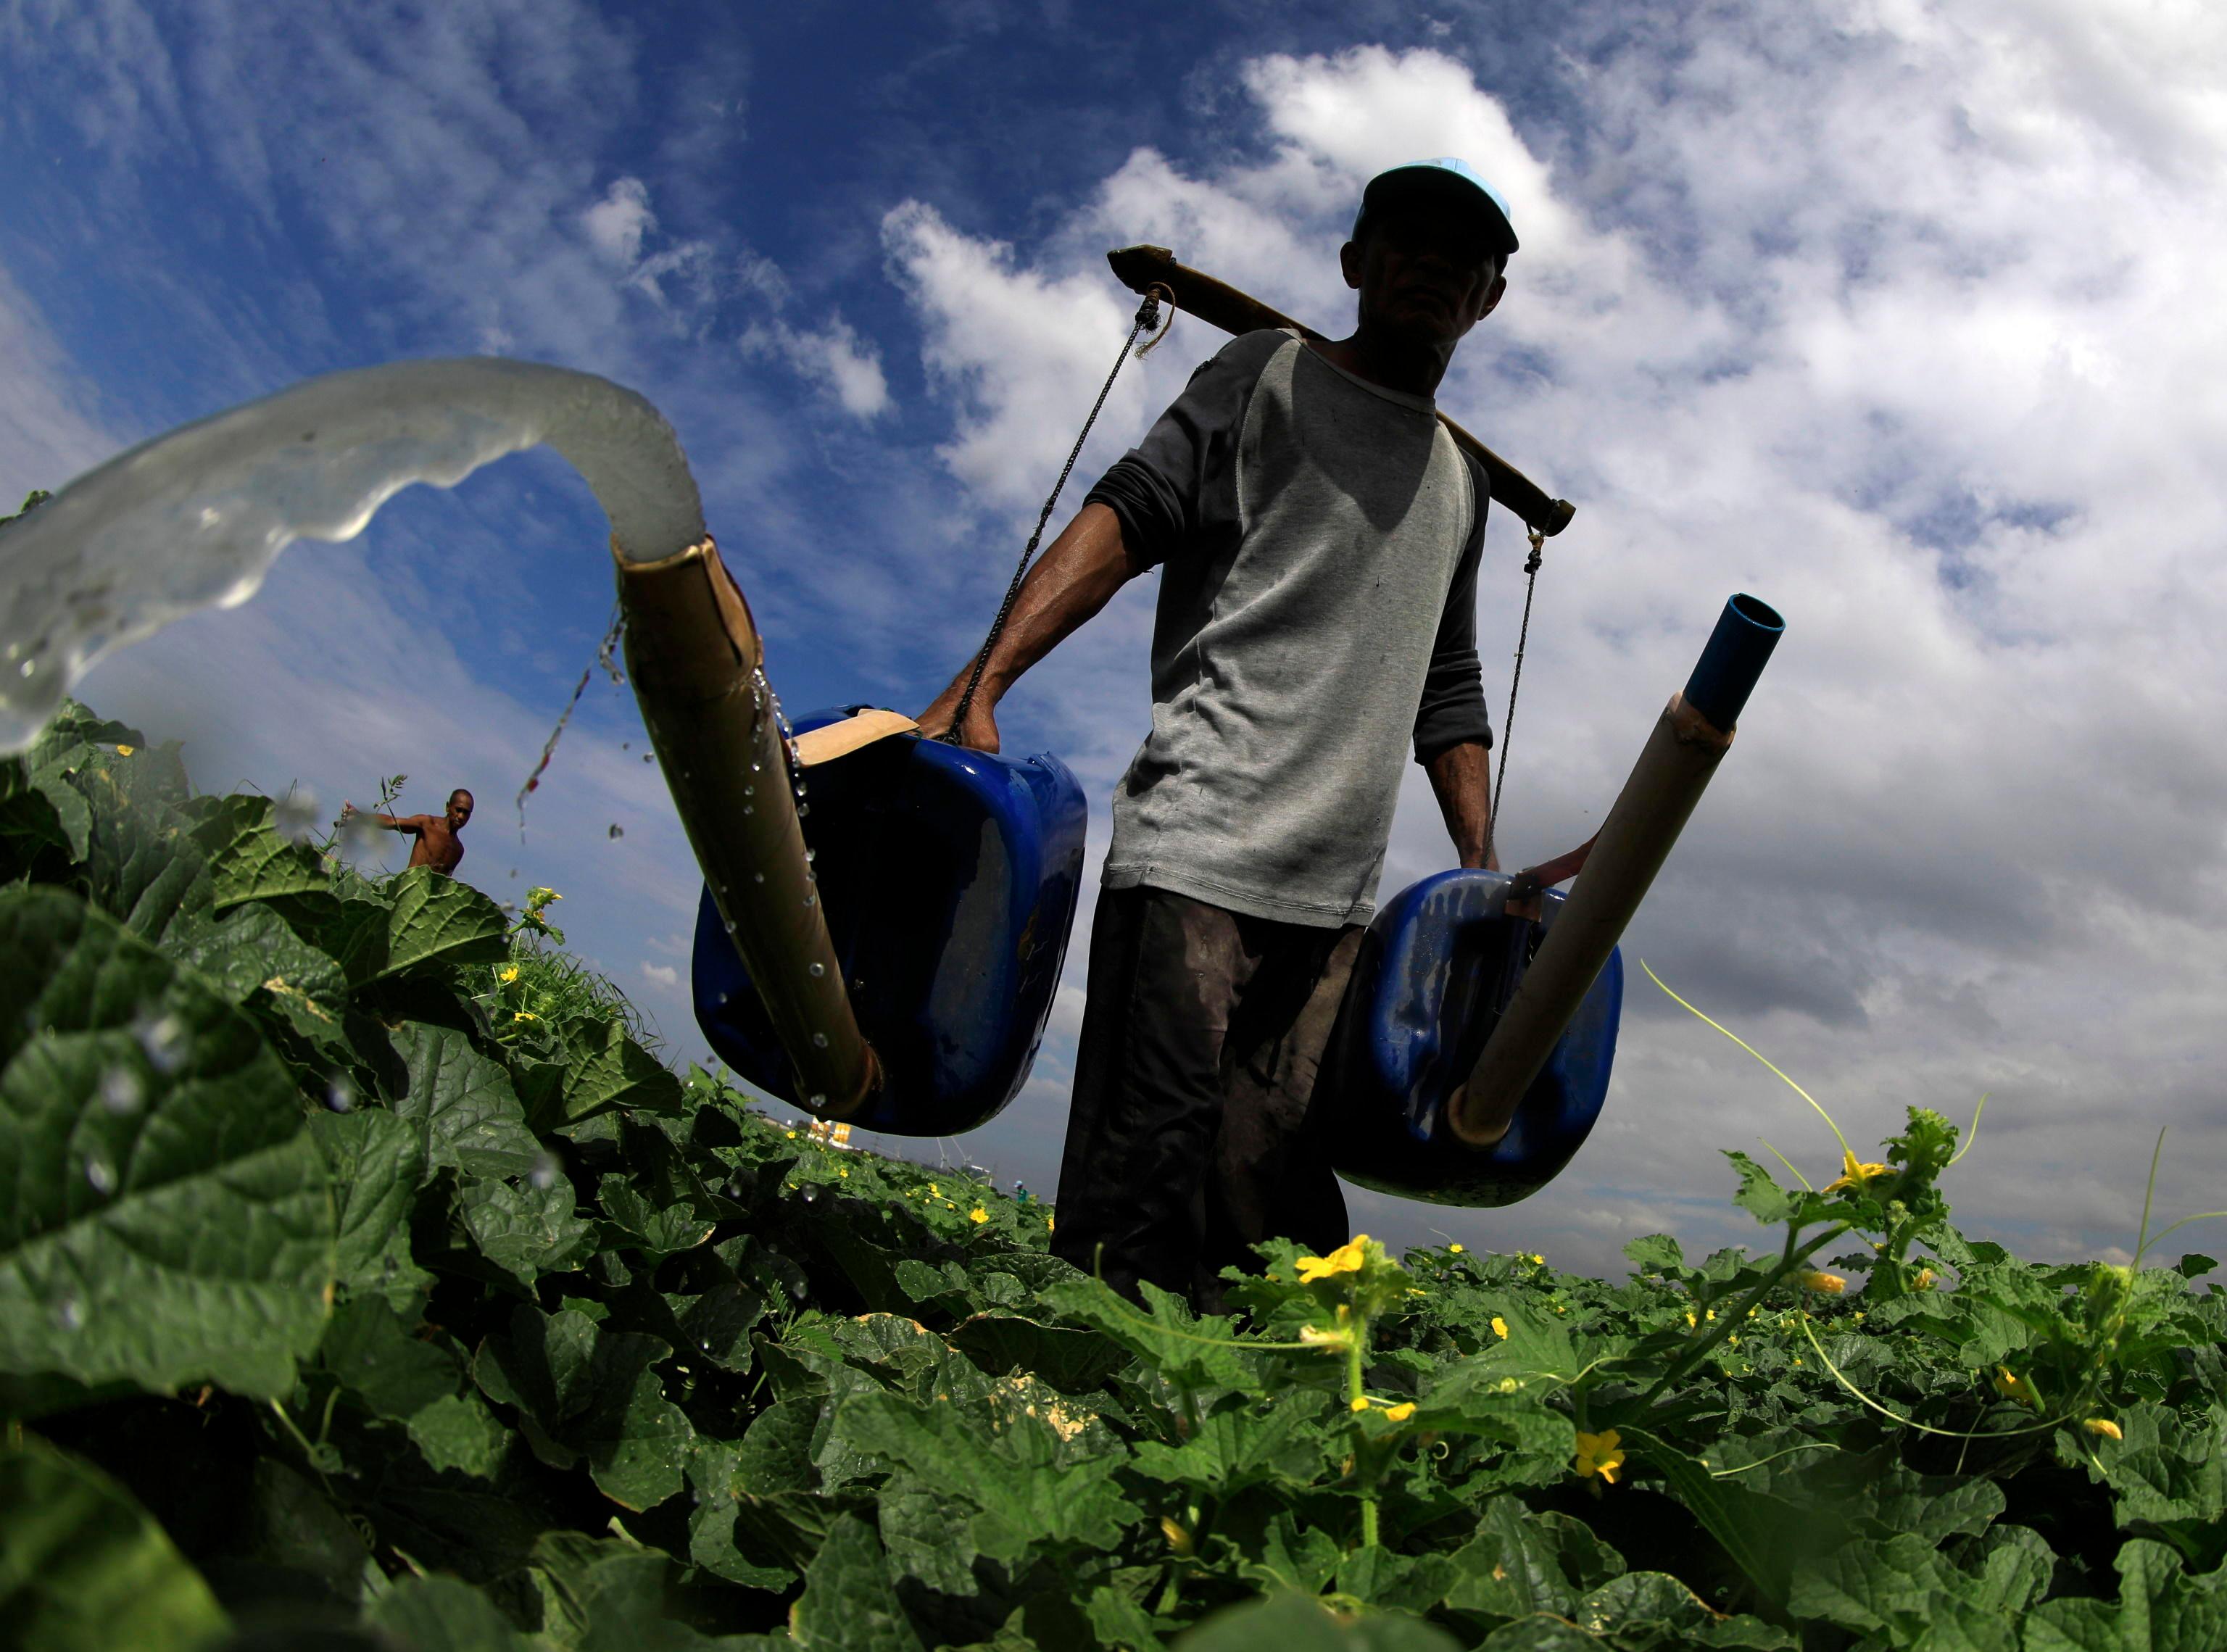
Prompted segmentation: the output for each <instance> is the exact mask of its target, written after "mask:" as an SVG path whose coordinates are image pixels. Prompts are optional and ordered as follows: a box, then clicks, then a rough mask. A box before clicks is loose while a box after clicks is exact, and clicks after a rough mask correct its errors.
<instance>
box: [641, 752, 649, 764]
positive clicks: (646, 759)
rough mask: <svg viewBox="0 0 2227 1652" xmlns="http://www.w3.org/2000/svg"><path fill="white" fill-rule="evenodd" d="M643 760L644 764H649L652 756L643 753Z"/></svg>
mask: <svg viewBox="0 0 2227 1652" xmlns="http://www.w3.org/2000/svg"><path fill="white" fill-rule="evenodd" d="M641 760H642V762H648V761H649V760H650V755H649V753H648V752H647V751H645V752H643V753H642V754H641Z"/></svg>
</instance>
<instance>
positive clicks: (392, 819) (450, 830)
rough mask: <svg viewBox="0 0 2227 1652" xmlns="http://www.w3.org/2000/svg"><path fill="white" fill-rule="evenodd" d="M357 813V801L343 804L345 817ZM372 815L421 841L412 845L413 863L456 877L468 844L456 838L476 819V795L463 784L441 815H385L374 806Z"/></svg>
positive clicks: (411, 860)
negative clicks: (473, 818) (473, 807)
mask: <svg viewBox="0 0 2227 1652" xmlns="http://www.w3.org/2000/svg"><path fill="white" fill-rule="evenodd" d="M355 812H356V809H355V805H354V804H353V803H348V802H343V803H342V804H341V820H348V818H349V817H350V816H352V815H353V814H354V813H355ZM371 818H372V819H373V820H374V821H376V822H377V823H378V824H379V825H380V826H385V827H386V829H387V830H388V831H390V832H410V833H412V835H414V836H415V837H416V838H417V839H418V841H417V842H416V843H414V844H412V845H411V846H410V864H412V866H431V868H432V869H433V870H434V871H437V872H439V873H440V874H441V875H442V876H443V877H454V876H455V875H456V864H457V863H458V862H459V861H461V860H463V858H464V845H463V844H461V843H459V842H457V841H456V834H457V833H458V832H462V831H463V829H464V823H465V822H466V821H468V820H470V819H471V818H472V794H470V793H469V792H468V791H466V790H465V789H464V788H463V787H461V786H459V787H458V788H456V790H455V791H453V792H450V794H449V807H448V808H447V809H446V810H445V811H444V812H443V813H439V814H381V813H380V812H379V811H378V810H376V809H373V811H372V812H371Z"/></svg>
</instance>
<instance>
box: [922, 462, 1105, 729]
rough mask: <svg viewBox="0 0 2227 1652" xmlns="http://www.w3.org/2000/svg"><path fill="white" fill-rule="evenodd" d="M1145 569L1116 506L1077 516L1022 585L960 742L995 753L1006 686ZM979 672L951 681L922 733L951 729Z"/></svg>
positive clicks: (969, 668) (1087, 509) (969, 667)
mask: <svg viewBox="0 0 2227 1652" xmlns="http://www.w3.org/2000/svg"><path fill="white" fill-rule="evenodd" d="M1144 571H1145V564H1141V563H1139V562H1138V561H1137V560H1136V559H1135V558H1133V557H1132V556H1131V555H1130V554H1129V550H1128V547H1127V545H1125V544H1124V543H1123V540H1122V537H1121V519H1120V517H1118V516H1116V515H1115V514H1114V512H1113V511H1112V510H1111V509H1110V508H1108V507H1106V506H1104V505H1097V504H1091V505H1085V506H1084V507H1082V510H1081V511H1079V512H1078V513H1076V514H1075V520H1073V521H1072V522H1069V524H1068V525H1067V529H1066V531H1065V532H1064V533H1062V534H1061V535H1060V536H1059V538H1057V539H1054V540H1053V541H1052V542H1051V548H1050V550H1048V551H1046V552H1044V553H1043V558H1041V559H1040V560H1039V561H1038V562H1037V564H1036V566H1035V567H1033V568H1031V569H1030V570H1029V574H1028V577H1027V578H1025V579H1024V580H1023V581H1022V582H1021V590H1020V595H1019V596H1017V597H1015V598H1014V600H1013V612H1012V616H1011V618H1009V619H1008V620H1007V621H1006V622H1005V629H1004V630H1003V631H1002V632H1000V633H999V635H998V642H997V646H996V647H993V648H992V649H991V650H990V657H989V659H988V660H986V661H985V662H984V664H983V667H982V681H981V684H980V686H978V687H977V688H976V689H975V691H974V700H973V705H971V706H969V707H968V709H967V726H966V727H965V728H964V729H962V730H960V743H961V744H962V745H967V746H971V747H972V748H973V749H975V750H977V751H995V750H996V749H998V724H997V718H995V716H994V715H992V713H993V710H994V708H995V707H996V705H997V704H998V702H999V700H1000V699H1002V698H1005V691H1006V690H1007V689H1008V688H1010V687H1011V686H1012V685H1013V683H1014V681H1015V679H1018V677H1019V676H1020V675H1021V673H1023V672H1024V671H1026V670H1027V669H1028V668H1029V667H1031V666H1033V665H1034V664H1036V662H1037V660H1041V659H1043V657H1044V656H1045V655H1046V654H1050V652H1051V651H1052V649H1053V648H1054V647H1056V646H1057V645H1058V643H1059V642H1060V641H1062V639H1064V638H1065V637H1066V636H1067V635H1069V633H1070V632H1072V631H1073V630H1075V628H1076V627H1078V626H1080V625H1081V624H1082V622H1084V621H1085V620H1087V619H1088V618H1089V617H1090V616H1092V615H1094V614H1095V613H1097V612H1098V610H1099V609H1101V608H1103V607H1105V606H1106V604H1107V603H1109V602H1111V601H1112V600H1113V598H1114V592H1115V591H1118V590H1120V589H1121V587H1122V586H1124V585H1126V584H1128V583H1129V581H1131V580H1132V579H1133V578H1135V577H1137V576H1138V575H1139V574H1140V573H1142V572H1144ZM973 670H974V662H973V660H968V661H967V664H966V666H965V667H962V668H961V670H960V673H959V674H958V676H956V677H954V678H953V679H951V686H950V687H948V688H947V689H945V690H944V691H943V692H942V693H941V694H939V695H937V696H936V698H935V704H934V705H931V706H929V707H928V710H926V711H922V713H921V714H920V726H921V732H922V733H923V734H928V735H940V734H941V733H942V732H943V731H944V730H946V729H948V728H949V727H950V726H951V719H952V718H953V716H954V714H956V712H957V711H958V709H959V700H960V695H962V694H963V693H965V692H966V689H967V678H968V677H970V676H972V675H973Z"/></svg>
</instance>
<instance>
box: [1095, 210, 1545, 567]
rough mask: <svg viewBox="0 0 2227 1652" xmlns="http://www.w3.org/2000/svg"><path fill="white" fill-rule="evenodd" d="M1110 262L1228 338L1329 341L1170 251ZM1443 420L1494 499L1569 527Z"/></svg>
mask: <svg viewBox="0 0 2227 1652" xmlns="http://www.w3.org/2000/svg"><path fill="white" fill-rule="evenodd" d="M1106 262H1107V264H1109V265H1112V266H1113V269H1114V278H1115V279H1116V280H1118V281H1120V284H1122V285H1123V286H1125V287H1126V288H1128V290H1130V291H1132V292H1133V293H1137V294H1139V295H1141V294H1142V293H1143V292H1144V291H1145V289H1146V288H1148V287H1152V286H1153V285H1156V284H1157V285H1158V286H1162V287H1165V288H1166V289H1167V290H1168V291H1169V292H1171V293H1172V294H1173V295H1174V296H1175V302H1176V308H1177V309H1179V310H1183V311H1184V312H1186V313H1187V314H1190V315H1192V316H1197V317H1198V318H1199V320H1201V321H1203V322H1210V323H1211V324H1212V325H1214V326H1216V327H1218V328H1221V329H1222V331H1223V332H1225V333H1228V334H1232V335H1235V334H1239V333H1257V332H1259V331H1260V329H1261V328H1277V327H1288V328H1294V329H1295V330H1297V331H1298V333H1299V335H1300V336H1301V337H1302V338H1311V339H1324V337H1325V335H1324V334H1321V333H1318V332H1317V331H1315V329H1314V328H1311V327H1309V326H1307V325H1306V324H1305V322H1295V321H1293V320H1292V318H1291V317H1290V316H1286V315H1285V314H1284V313H1283V312H1282V311H1281V310H1279V309H1270V308H1269V307H1268V306H1267V305H1266V304H1264V303H1261V302H1260V300H1259V299H1258V298H1255V297H1253V296H1252V294H1250V293H1246V292H1240V291H1239V290H1237V289H1236V288H1235V287H1233V286H1231V285H1230V284H1228V282H1226V281H1217V280H1216V279H1215V278H1214V277H1212V276H1210V275H1207V274H1205V273H1204V272H1203V271H1198V270H1194V269H1192V268H1190V266H1189V265H1183V264H1178V263H1177V262H1176V255H1175V254H1174V253H1173V252H1170V251H1169V250H1168V249H1167V248H1166V247H1165V246H1124V247H1119V248H1116V249H1115V250H1114V252H1108V253H1107V255H1106ZM1439 421H1440V422H1441V423H1442V424H1445V427H1446V432H1447V434H1448V435H1450V436H1452V437H1453V439H1454V441H1455V443H1457V444H1458V446H1459V447H1461V448H1462V449H1463V450H1464V451H1465V452H1468V453H1470V454H1472V455H1474V456H1476V458H1477V462H1478V463H1480V464H1482V465H1483V466H1484V474H1485V475H1486V477H1487V478H1488V479H1489V480H1490V483H1491V488H1492V496H1493V498H1495V499H1496V500H1497V501H1500V503H1501V504H1502V505H1503V506H1505V507H1507V508H1508V509H1509V510H1511V511H1514V512H1515V513H1516V515H1518V516H1520V517H1521V518H1522V519H1523V522H1524V525H1525V526H1527V527H1535V528H1536V529H1538V530H1539V532H1540V533H1547V534H1554V533H1560V532H1561V531H1562V530H1563V529H1564V528H1566V527H1567V526H1569V525H1570V518H1571V517H1573V516H1574V515H1575V514H1576V513H1577V509H1578V507H1576V506H1575V505H1573V504H1571V503H1570V501H1568V500H1567V499H1550V498H1548V497H1547V490H1546V489H1545V488H1541V486H1540V485H1539V484H1538V483H1537V482H1534V481H1532V480H1531V478H1530V477H1528V476H1527V475H1524V474H1523V473H1522V471H1521V470H1518V469H1516V467H1515V466H1514V465H1512V464H1510V463H1509V462H1508V461H1507V460H1505V459H1503V458H1502V457H1501V456H1499V455H1498V454H1496V453H1495V452H1494V451H1493V450H1491V449H1490V448H1489V447H1487V446H1485V444H1484V443H1482V442H1480V441H1478V440H1477V438H1476V437H1473V436H1471V434H1470V433H1469V432H1468V431H1465V430H1464V429H1462V427H1461V426H1460V425H1458V424H1455V423H1454V422H1453V420H1452V419H1450V418H1447V417H1446V416H1445V414H1444V413H1441V414H1439Z"/></svg>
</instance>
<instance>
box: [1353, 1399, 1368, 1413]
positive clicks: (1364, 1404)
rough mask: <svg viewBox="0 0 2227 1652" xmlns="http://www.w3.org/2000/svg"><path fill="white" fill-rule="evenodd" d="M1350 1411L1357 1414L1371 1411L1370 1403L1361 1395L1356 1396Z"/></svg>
mask: <svg viewBox="0 0 2227 1652" xmlns="http://www.w3.org/2000/svg"><path fill="white" fill-rule="evenodd" d="M1350 1409H1351V1410H1353V1411H1354V1412H1356V1413H1360V1412H1363V1411H1366V1410H1368V1409H1369V1401H1368V1400H1366V1399H1364V1398H1362V1396H1361V1395H1360V1394H1356V1395H1354V1396H1353V1404H1352V1406H1351V1407H1350Z"/></svg>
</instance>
